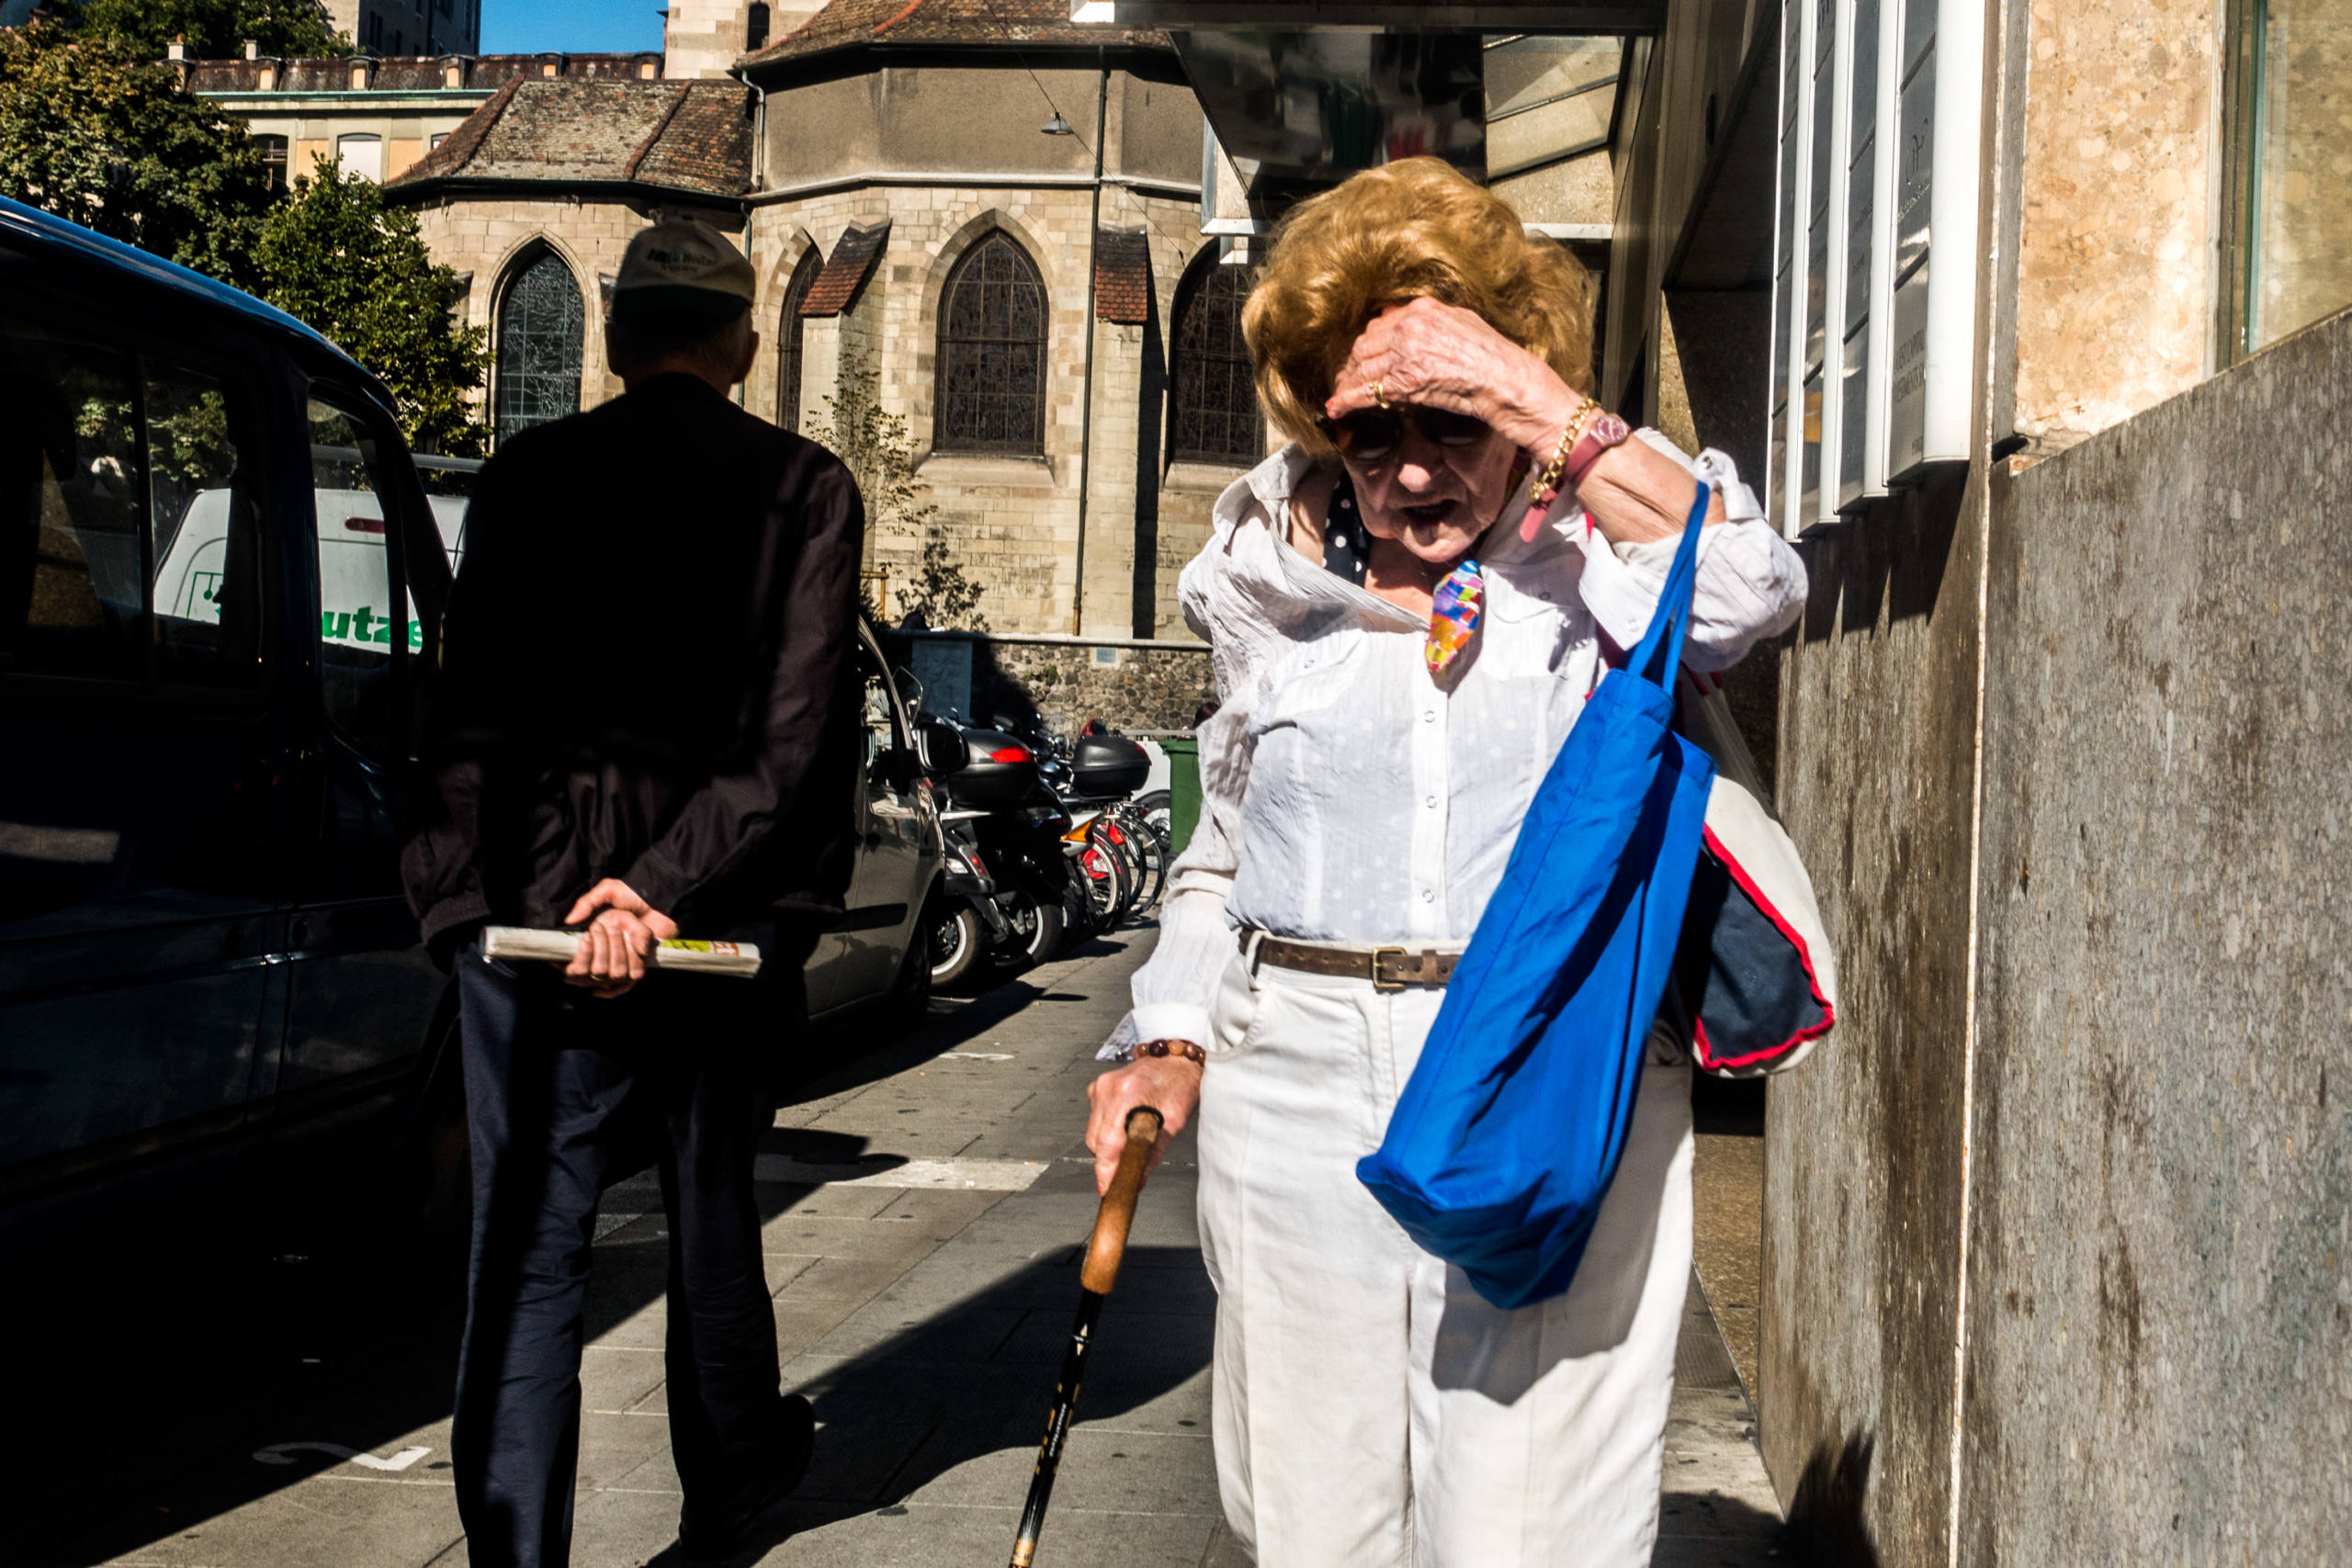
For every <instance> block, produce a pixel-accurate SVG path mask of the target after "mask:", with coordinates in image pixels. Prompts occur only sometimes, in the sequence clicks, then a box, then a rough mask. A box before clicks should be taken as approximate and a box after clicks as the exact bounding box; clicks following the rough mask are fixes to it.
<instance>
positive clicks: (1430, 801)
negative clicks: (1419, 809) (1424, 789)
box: [1421, 795, 1437, 811]
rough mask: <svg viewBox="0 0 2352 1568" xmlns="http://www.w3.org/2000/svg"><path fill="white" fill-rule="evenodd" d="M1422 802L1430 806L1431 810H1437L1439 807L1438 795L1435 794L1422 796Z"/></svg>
mask: <svg viewBox="0 0 2352 1568" xmlns="http://www.w3.org/2000/svg"><path fill="white" fill-rule="evenodd" d="M1421 804H1422V805H1423V806H1426V807H1429V808H1430V810H1431V811H1435V810H1436V809H1437V796H1435V795H1426V796H1424V797H1423V798H1422V800H1421Z"/></svg>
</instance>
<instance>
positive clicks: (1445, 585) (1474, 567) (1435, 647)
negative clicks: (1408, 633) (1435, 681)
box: [1421, 560, 1487, 675]
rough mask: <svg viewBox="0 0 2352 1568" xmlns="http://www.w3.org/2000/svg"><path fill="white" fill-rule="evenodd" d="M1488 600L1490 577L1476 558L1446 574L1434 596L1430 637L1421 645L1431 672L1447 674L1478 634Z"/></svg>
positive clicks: (1431, 609) (1433, 673)
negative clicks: (1448, 669)
mask: <svg viewBox="0 0 2352 1568" xmlns="http://www.w3.org/2000/svg"><path fill="white" fill-rule="evenodd" d="M1486 602H1487V584H1486V580H1485V579H1484V578H1483V577H1482V576H1481V575H1480V574H1479V571H1478V563H1477V562H1476V561H1474V560H1465V561H1464V562H1463V563H1462V564H1461V565H1460V566H1457V567H1455V568H1454V569H1453V570H1452V571H1449V572H1447V573H1446V574H1445V581H1442V582H1441V583H1439V584H1438V585H1437V592H1436V593H1435V594H1434V595H1433V596H1432V599H1431V603H1430V635H1429V639H1428V641H1426V642H1425V643H1423V644H1422V646H1421V657H1422V658H1423V659H1425V660H1428V661H1429V667H1430V674H1432V675H1442V674H1443V673H1444V672H1445V668H1446V666H1447V665H1449V664H1452V663H1453V661H1454V660H1455V659H1457V658H1459V657H1460V656H1461V653H1462V650H1463V649H1465V648H1468V647H1469V646H1470V642H1471V639H1472V638H1473V637H1476V636H1477V635H1478V617H1479V615H1480V613H1481V612H1482V611H1483V610H1484V609H1485V608H1486Z"/></svg>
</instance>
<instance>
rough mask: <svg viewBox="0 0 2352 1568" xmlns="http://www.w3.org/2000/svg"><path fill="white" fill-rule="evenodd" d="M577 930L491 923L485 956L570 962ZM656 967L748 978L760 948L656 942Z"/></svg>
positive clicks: (576, 948)
mask: <svg viewBox="0 0 2352 1568" xmlns="http://www.w3.org/2000/svg"><path fill="white" fill-rule="evenodd" d="M580 935H581V933H580V932H578V931H531V930H529V929H528V928H526V927H523V926H492V927H491V928H489V929H488V930H487V931H483V932H482V944H481V953H482V956H483V957H484V958H510V959H537V960H538V961H541V962H543V963H548V964H569V963H571V955H572V954H573V953H577V952H578V951H579V950H580ZM647 962H648V964H650V966H651V967H653V968H656V969H673V970H676V971H677V972H679V973H680V974H687V975H732V976H736V977H737V978H738V979H744V980H748V979H750V978H751V977H752V976H754V975H757V974H758V973H759V972H760V950H759V949H758V948H757V947H755V946H753V945H752V943H750V942H685V941H673V942H661V943H659V944H657V945H656V946H655V947H654V949H653V954H652V956H651V957H650V959H649V960H648V961H647Z"/></svg>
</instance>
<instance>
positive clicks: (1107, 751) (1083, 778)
mask: <svg viewBox="0 0 2352 1568" xmlns="http://www.w3.org/2000/svg"><path fill="white" fill-rule="evenodd" d="M1069 773H1070V784H1071V787H1072V788H1073V789H1075V790H1076V791H1077V793H1078V794H1080V795H1084V796H1085V797H1086V798H1088V799H1090V800H1116V799H1118V798H1119V797H1121V796H1123V795H1133V794H1134V793H1135V792H1136V791H1137V790H1139V789H1141V788H1142V787H1143V782H1144V780H1146V779H1148V778H1149V777H1150V776H1151V758H1150V757H1149V756H1148V754H1146V752H1145V751H1144V749H1143V748H1142V747H1141V746H1138V745H1136V743H1135V742H1134V741H1132V740H1130V739H1127V738H1126V737H1125V736H1124V735H1090V736H1087V737H1085V738H1084V739H1081V740H1080V741H1078V742H1077V743H1076V744H1075V745H1074V746H1072V747H1071V748H1070V760H1069Z"/></svg>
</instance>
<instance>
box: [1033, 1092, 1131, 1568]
mask: <svg viewBox="0 0 2352 1568" xmlns="http://www.w3.org/2000/svg"><path fill="white" fill-rule="evenodd" d="M1159 1126H1160V1118H1159V1111H1154V1110H1152V1109H1151V1108H1150V1107H1149V1106H1148V1105H1144V1106H1137V1107H1136V1109H1135V1110H1133V1111H1128V1112H1127V1146H1126V1147H1125V1149H1123V1150H1121V1151H1120V1153H1119V1169H1118V1174H1117V1175H1115V1176H1114V1177H1112V1178H1111V1190H1109V1191H1107V1192H1105V1193H1103V1202H1102V1204H1101V1206H1100V1207H1098V1208H1097V1209H1096V1210H1095V1211H1094V1235H1093V1236H1092V1238H1091V1239H1090V1240H1089V1241H1088V1242H1087V1244H1086V1265H1085V1267H1084V1268H1082V1269H1080V1270H1079V1271H1078V1283H1079V1292H1078V1321H1077V1322H1076V1323H1075V1324H1073V1325H1071V1326H1070V1331H1069V1349H1068V1350H1067V1351H1065V1352H1064V1353H1063V1355H1062V1376H1061V1382H1057V1383H1056V1384H1055V1385H1054V1407H1053V1408H1052V1409H1051V1410H1049V1411H1047V1412H1046V1437H1045V1440H1044V1441H1043V1442H1041V1443H1039V1444H1038V1445H1037V1473H1036V1474H1035V1476H1033V1477H1031V1479H1030V1482H1029V1504H1028V1506H1026V1507H1024V1508H1023V1509H1022V1510H1021V1533H1020V1534H1019V1535H1018V1536H1017V1537H1015V1538H1014V1540H1013V1542H1012V1568H1029V1565H1030V1564H1031V1563H1032V1562H1035V1560H1036V1556H1037V1537H1038V1534H1039V1533H1040V1532H1041V1531H1043V1530H1044V1529H1045V1528H1046V1502H1047V1500H1048V1499H1050V1498H1051V1497H1052V1496H1053V1495H1054V1475H1055V1472H1057V1471H1058V1470H1059V1469H1060V1468H1061V1462H1062V1439H1063V1438H1067V1437H1069V1422H1070V1416H1071V1414H1072V1413H1073V1412H1075V1411H1076V1410H1077V1408H1078V1382H1079V1379H1080V1378H1081V1377H1083V1376H1084V1375H1085V1374H1086V1352H1087V1349H1088V1348H1089V1347H1090V1346H1091V1344H1092V1343H1093V1340H1094V1320H1095V1319H1096V1318H1097V1317H1099V1316H1100V1315H1102V1312H1103V1297H1104V1296H1107V1295H1109V1294H1110V1293H1111V1287H1112V1286H1113V1285H1114V1284H1116V1283H1117V1282H1118V1279H1119V1260H1120V1259H1121V1258H1125V1256H1126V1252H1127V1227H1128V1226H1129V1225H1130V1224H1134V1223H1135V1217H1136V1198H1137V1197H1138V1196H1140V1195H1141V1193H1142V1192H1143V1174H1144V1167H1145V1166H1147V1165H1148V1164H1150V1163H1151V1151H1152V1147H1153V1145H1157V1144H1158V1143H1159Z"/></svg>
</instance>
